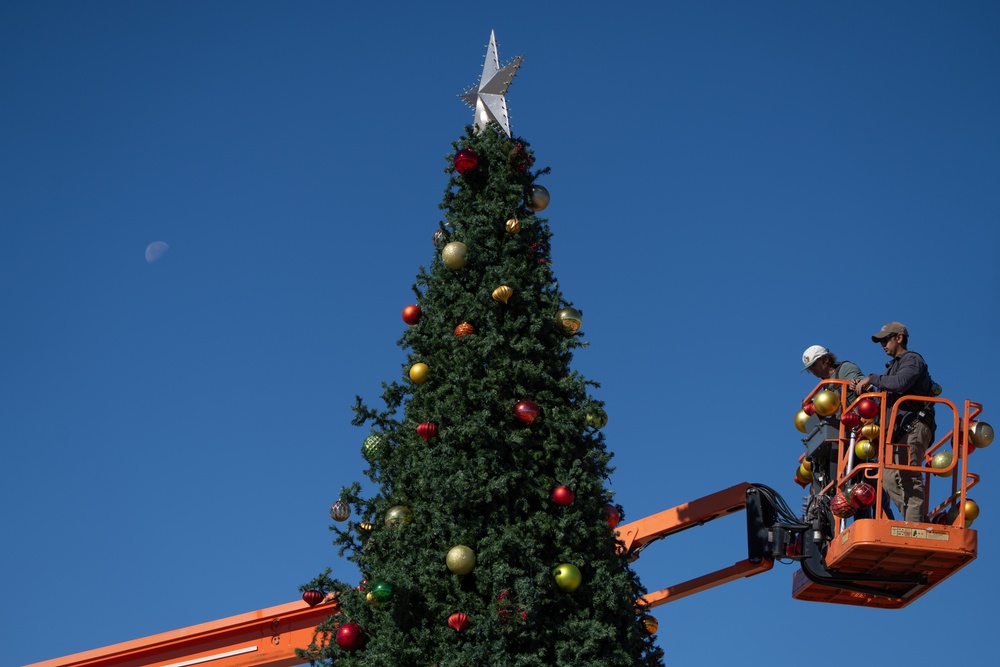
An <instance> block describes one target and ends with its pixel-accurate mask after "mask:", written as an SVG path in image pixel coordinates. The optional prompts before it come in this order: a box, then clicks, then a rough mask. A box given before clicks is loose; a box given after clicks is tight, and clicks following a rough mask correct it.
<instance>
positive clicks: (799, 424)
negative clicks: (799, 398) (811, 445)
mask: <svg viewBox="0 0 1000 667" xmlns="http://www.w3.org/2000/svg"><path fill="white" fill-rule="evenodd" d="M807 421H809V415H808V414H807V413H806V411H805V410H799V411H798V412H796V413H795V428H796V429H798V430H799V431H801V432H802V433H805V432H806V422H807Z"/></svg>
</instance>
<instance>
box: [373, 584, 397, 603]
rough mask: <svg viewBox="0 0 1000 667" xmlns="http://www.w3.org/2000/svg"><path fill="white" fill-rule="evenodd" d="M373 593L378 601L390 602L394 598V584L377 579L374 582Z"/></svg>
mask: <svg viewBox="0 0 1000 667" xmlns="http://www.w3.org/2000/svg"><path fill="white" fill-rule="evenodd" d="M371 593H372V597H373V598H375V600H376V601H377V602H388V601H389V600H390V599H392V584H389V583H387V582H385V581H376V582H375V583H374V584H372V589H371Z"/></svg>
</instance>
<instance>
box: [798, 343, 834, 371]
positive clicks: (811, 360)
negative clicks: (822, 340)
mask: <svg viewBox="0 0 1000 667" xmlns="http://www.w3.org/2000/svg"><path fill="white" fill-rule="evenodd" d="M828 354H830V350H828V349H826V348H825V347H823V346H822V345H810V346H809V347H807V348H806V351H805V352H803V353H802V363H804V364H805V366H804V367H803V368H802V370H804V371H805V370H809V367H810V366H812V365H813V364H815V363H816V360H817V359H819V358H820V357H825V356H826V355H828Z"/></svg>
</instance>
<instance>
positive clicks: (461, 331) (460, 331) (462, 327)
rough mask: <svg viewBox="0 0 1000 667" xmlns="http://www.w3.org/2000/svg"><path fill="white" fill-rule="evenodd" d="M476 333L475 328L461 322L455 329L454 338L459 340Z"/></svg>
mask: <svg viewBox="0 0 1000 667" xmlns="http://www.w3.org/2000/svg"><path fill="white" fill-rule="evenodd" d="M474 333H476V328H475V327H474V326H472V325H471V324H469V323H468V322H462V323H461V324H459V325H458V326H457V327H455V336H457V337H458V338H461V337H462V336H468V335H469V334H474Z"/></svg>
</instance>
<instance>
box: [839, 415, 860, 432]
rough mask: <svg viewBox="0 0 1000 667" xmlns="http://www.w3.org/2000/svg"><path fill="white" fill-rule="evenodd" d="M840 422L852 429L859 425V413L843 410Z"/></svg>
mask: <svg viewBox="0 0 1000 667" xmlns="http://www.w3.org/2000/svg"><path fill="white" fill-rule="evenodd" d="M840 423H841V424H843V425H844V426H845V427H846V428H848V429H850V430H851V431H853V430H854V429H856V428H857V427H859V426H861V415H859V414H858V413H857V412H845V413H844V414H842V415H840Z"/></svg>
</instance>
